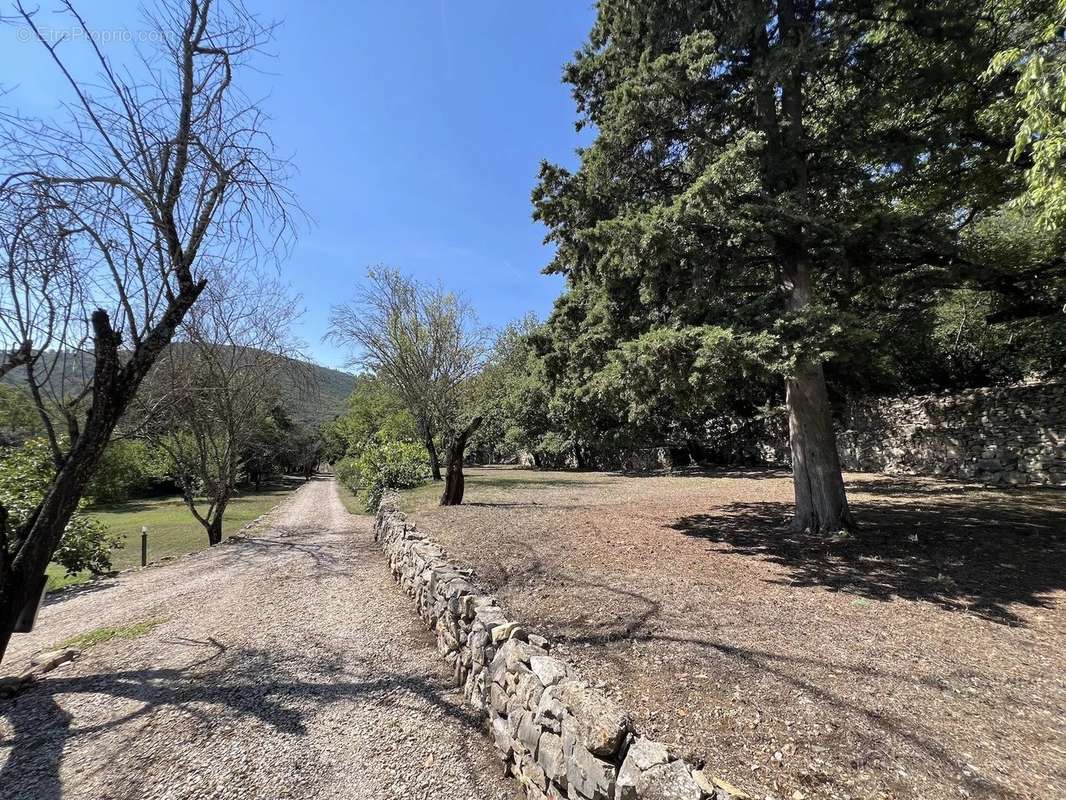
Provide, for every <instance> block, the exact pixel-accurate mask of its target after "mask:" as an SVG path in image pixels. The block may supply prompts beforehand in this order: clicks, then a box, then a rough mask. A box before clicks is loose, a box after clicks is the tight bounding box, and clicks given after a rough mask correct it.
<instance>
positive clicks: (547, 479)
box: [397, 467, 594, 514]
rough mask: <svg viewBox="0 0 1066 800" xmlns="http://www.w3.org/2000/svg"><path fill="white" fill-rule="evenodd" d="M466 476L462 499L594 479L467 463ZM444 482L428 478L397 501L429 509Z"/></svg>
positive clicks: (411, 510) (402, 505)
mask: <svg viewBox="0 0 1066 800" xmlns="http://www.w3.org/2000/svg"><path fill="white" fill-rule="evenodd" d="M464 475H465V477H466V494H465V498H464V500H463V502H464V503H465V502H468V501H470V500H474V499H476V498H477V494H478V492H479V491H481V490H488V491H490V492H493V493H497V494H498V493H501V492H502V493H504V494H506V493H507V492H510V491H515V490H519V489H528V488H530V487H533V488H538V487H543V488H546V489H547V488H560V487H562V488H568V487H575V488H576V487H585V486H593V485H594V482H593V481H590V480H588V478H587V477H585V476H584V475H582V474H580V473H576V474H569V473H565V472H551V471H548V470H543V471H542V470H534V469H499V468H493V467H488V468H486V467H467V468H466V469H465V470H464ZM443 491H444V484H443V483H442V482H440V481H428V482H426V483H424V484H422V485H421V486H417V487H415V488H414V489H406V490H404V491H402V492H400V500H399V503H398V504H397V505H398V506H399V508H400V511H404V512H406V513H408V514H411V513H414V512H416V511H427V510H429V509H431V508H433V507H435V506H437V505H438V504H439V503H440V496H441V492H443Z"/></svg>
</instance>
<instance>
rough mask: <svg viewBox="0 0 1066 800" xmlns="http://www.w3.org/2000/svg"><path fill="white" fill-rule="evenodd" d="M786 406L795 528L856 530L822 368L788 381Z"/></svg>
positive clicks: (808, 367)
mask: <svg viewBox="0 0 1066 800" xmlns="http://www.w3.org/2000/svg"><path fill="white" fill-rule="evenodd" d="M785 402H786V405H787V407H788V439H789V445H790V447H791V448H792V483H793V486H794V488H795V493H796V515H795V517H794V518H793V520H792V527H793V528H795V529H797V530H809V531H812V532H829V531H840V530H849V529H851V528H853V527H854V520H853V519H852V517H851V512H850V511H849V510H848V497H847V494H846V493H845V491H844V478H843V476H842V475H841V474H840V458H839V456H838V455H837V443H836V435H835V434H834V432H833V416H832V411H831V409H830V407H829V395H828V392H827V391H826V386H825V376H824V375H823V373H822V366H821V364H810V363H807V364H802V365H799V366H798V367H797V369H796V374H795V375H794V376H793V377H792V378H790V379H788V380H787V381H786V382H785Z"/></svg>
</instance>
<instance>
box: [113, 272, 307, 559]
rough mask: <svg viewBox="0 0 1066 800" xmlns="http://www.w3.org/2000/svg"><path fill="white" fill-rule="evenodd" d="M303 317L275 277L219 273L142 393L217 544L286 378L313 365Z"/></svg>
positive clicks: (150, 431)
mask: <svg viewBox="0 0 1066 800" xmlns="http://www.w3.org/2000/svg"><path fill="white" fill-rule="evenodd" d="M298 316H299V311H298V310H297V308H296V306H295V302H294V300H293V298H291V297H289V296H288V295H287V293H286V292H285V290H284V289H283V287H281V286H280V284H278V282H277V281H276V280H270V279H269V278H266V277H261V276H255V275H245V276H243V277H236V276H230V275H225V274H219V275H217V276H216V275H212V276H211V278H210V280H209V281H208V284H207V288H206V289H205V290H204V293H203V295H201V297H200V299H199V301H198V302H197V303H196V305H194V306H193V307H192V309H191V310H190V311H189V313H188V314H187V315H186V318H185V321H184V322H183V323H182V326H181V329H180V330H179V331H178V334H177V336H175V340H174V342H173V343H172V344H171V345H170V347H168V348H167V350H166V351H165V352H164V354H163V355H162V356H161V357H160V359H159V362H158V363H157V364H156V365H155V367H153V369H152V371H151V373H150V374H149V376H148V378H147V380H146V381H145V385H144V387H143V388H142V391H141V393H140V394H139V395H138V398H137V401H136V406H135V409H134V411H135V415H136V417H138V418H140V419H141V420H142V424H141V427H140V432H139V433H140V435H141V436H142V437H144V438H146V439H147V440H148V441H150V442H151V443H152V444H154V445H155V446H156V447H158V448H159V449H160V450H162V451H163V452H164V453H166V454H167V455H168V456H169V458H170V461H171V464H172V468H173V469H174V477H175V478H176V480H177V481H178V483H179V485H180V486H181V489H182V496H183V497H184V499H185V503H186V505H187V506H188V507H189V511H191V512H192V515H193V516H194V517H195V518H196V520H197V521H198V522H199V523H200V524H201V525H203V527H204V529H205V530H206V532H207V540H208V542H209V543H210V544H211V545H216V544H218V543H219V542H221V541H222V519H223V516H224V514H225V513H226V507H227V505H228V504H229V501H230V499H231V498H232V496H233V492H234V489H235V487H236V485H237V481H238V479H239V477H240V476H241V474H242V472H243V470H244V468H245V466H246V464H245V461H246V459H247V457H248V454H249V447H250V445H251V444H252V442H253V440H254V439H255V437H256V435H257V434H258V433H259V432H260V429H261V428H262V427H263V425H264V424H265V423H266V418H267V416H268V415H269V413H270V411H271V409H272V408H273V407H274V405H275V403H276V402H277V400H278V393H279V389H280V384H279V381H280V380H281V379H282V378H283V377H286V376H289V374H290V373H293V372H300V371H308V370H309V365H307V363H306V361H305V360H304V359H303V356H302V354H301V353H300V350H299V347H298V345H297V343H296V342H295V340H294V339H293V337H292V335H291V325H292V323H293V321H294V320H295V319H296V318H297V317H298ZM297 377H298V378H299V377H302V378H303V379H304V380H305V381H306V380H309V376H297Z"/></svg>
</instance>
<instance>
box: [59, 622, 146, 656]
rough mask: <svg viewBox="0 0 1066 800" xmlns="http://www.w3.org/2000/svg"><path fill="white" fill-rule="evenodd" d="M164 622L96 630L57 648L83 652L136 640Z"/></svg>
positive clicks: (75, 637)
mask: <svg viewBox="0 0 1066 800" xmlns="http://www.w3.org/2000/svg"><path fill="white" fill-rule="evenodd" d="M164 622H166V620H165V619H146V620H144V622H134V623H133V624H132V625H124V626H121V627H115V628H96V629H95V630H91V631H89V632H87V633H80V634H78V635H77V636H71V637H70V638H69V639H66V640H64V641H62V642H60V643H59V645H58V647H77V648H78V649H80V650H85V649H87V648H89V647H94V646H96V645H98V644H103V643H104V642H110V641H111V640H112V639H136V638H137V637H138V636H144V635H145V634H146V633H149V632H150V631H151V630H153V629H154V628H156V627H158V626H159V625H162V624H163V623H164Z"/></svg>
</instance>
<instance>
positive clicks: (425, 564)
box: [374, 495, 744, 800]
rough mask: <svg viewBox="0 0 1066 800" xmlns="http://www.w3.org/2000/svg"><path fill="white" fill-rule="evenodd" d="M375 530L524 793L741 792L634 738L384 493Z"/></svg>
mask: <svg viewBox="0 0 1066 800" xmlns="http://www.w3.org/2000/svg"><path fill="white" fill-rule="evenodd" d="M374 536H375V539H376V540H377V542H378V543H379V544H380V545H381V548H382V550H383V551H384V552H385V555H386V557H387V559H388V563H389V568H390V570H391V571H392V575H393V577H394V578H395V579H396V581H397V583H399V585H400V588H401V589H403V590H404V591H405V592H406V593H407V594H409V595H410V596H411V597H413V598H414V601H415V605H416V607H417V610H418V614H419V616H421V617H422V619H423V620H424V621H425V622H426V624H427V626H428V627H429V628H430V629H431V630H433V631H435V632H436V635H437V648H438V649H439V650H440V653H441V656H442V657H443V658H444V660H445V661H446V662H447V663H448V666H449V667H450V668H451V671H452V677H453V679H454V680H455V684H456V686H461V687H462V688H463V694H464V696H465V698H466V701H467V703H468V704H469V705H470V706H472V707H473V708H475V709H476V710H477V711H478V712H479V713H480V714H481V715H482V717H483V719H484V721H485V731H486V733H487V734H488V735H489V736H490V737H491V738H492V740H493V743H494V744H495V747H496V751H497V753H498V755H499V757H500V759H501V761H502V762H503V766H504V769H505V770H506V771H507V772H508V773H510V774H511V775H512V776H514V778H515V779H516V780H517V781H518V782H519V783H520V784H521V785H522V787H523V789H524V791H525V795H526V797H527V798H529V800H544V798H552V799H553V800H559V799H560V798H571V799H572V800H638V798H642V799H643V800H730V799H731V798H735V797H736V798H742V797H744V795H743V794H742V793H740V792H738V791H737V790H735V789H733V788H732V787H730V786H729V785H728V784H726V783H724V782H723V781H720V780H717V779H716V778H714V777H713V776H711V775H710V774H709V773H708V772H706V771H705V770H702V769H697V768H695V767H694V766H693V765H692V764H689V763H688V762H686V761H684V760H682V759H680V758H679V757H678V756H677V755H676V754H674V753H672V752H671V751H670V750H668V749H667V747H666V746H664V745H662V744H660V743H658V742H653V741H651V740H649V739H646V738H644V737H642V736H640V735H639V734H638V733H637V732H636V731H635V730H634V729H633V724H632V721H631V719H630V717H629V715H628V714H627V713H626V711H625V710H624V709H622V708H621V707H620V706H619V705H618V704H617V703H615V702H614V701H613V700H611V699H610V698H608V697H606V696H605V695H604V694H602V693H601V692H598V691H596V690H595V689H593V688H592V687H590V686H589V685H588V684H586V683H585V682H583V681H582V680H581V679H580V678H579V677H578V676H577V675H575V674H574V673H573V671H572V670H571V668H570V667H569V666H568V665H567V664H566V663H564V662H563V661H560V660H559V659H557V658H553V657H552V655H551V644H550V642H548V640H547V639H545V638H544V637H541V636H538V635H536V634H535V633H533V632H532V631H529V630H527V629H526V628H525V627H523V626H522V625H520V624H519V623H517V622H514V621H512V620H510V619H508V617H507V615H506V613H505V612H504V610H503V609H502V608H501V607H500V606H499V605H498V604H497V602H496V600H495V598H493V597H490V596H488V595H485V594H482V593H480V592H479V591H478V590H477V588H476V587H475V585H474V582H473V576H472V575H471V573H470V572H469V571H468V570H463V569H459V568H457V567H455V566H454V565H452V564H450V563H449V562H448V560H447V558H446V556H445V553H444V551H443V550H442V549H441V548H440V546H439V545H437V544H435V543H434V542H432V541H430V540H429V539H427V538H426V537H425V536H423V535H422V534H421V533H419V532H418V531H417V530H416V529H415V528H414V527H412V526H411V525H409V524H408V523H407V520H406V517H405V515H404V514H403V513H401V512H399V511H397V510H396V508H395V498H394V497H393V496H388V495H387V496H386V497H385V499H384V500H383V501H382V503H381V509H380V510H379V511H378V516H377V522H376V524H375V527H374Z"/></svg>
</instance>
